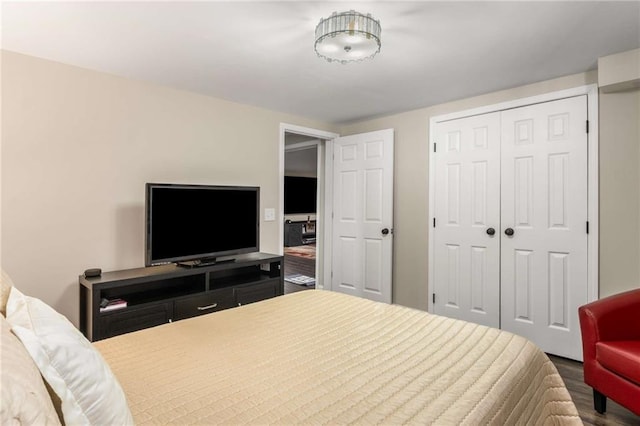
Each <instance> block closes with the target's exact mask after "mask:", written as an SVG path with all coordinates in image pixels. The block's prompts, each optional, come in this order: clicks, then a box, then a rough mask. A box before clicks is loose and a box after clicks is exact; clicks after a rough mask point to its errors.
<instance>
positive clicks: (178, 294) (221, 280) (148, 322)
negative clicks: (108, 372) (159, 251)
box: [80, 253, 284, 341]
mask: <svg viewBox="0 0 640 426" xmlns="http://www.w3.org/2000/svg"><path fill="white" fill-rule="evenodd" d="M282 262H283V257H282V256H277V255H273V254H267V253H250V254H247V255H239V256H237V257H236V259H235V260H234V261H231V262H221V263H217V264H213V265H207V266H200V267H194V268H184V267H180V266H177V265H175V264H167V265H160V266H151V267H147V268H137V269H128V270H123V271H113V272H105V273H103V274H102V275H101V276H99V277H91V278H86V277H85V276H84V275H81V276H80V330H81V331H82V332H83V333H84V335H85V336H87V338H88V339H89V340H91V341H96V340H101V339H106V338H107V337H112V336H117V335H119V334H123V333H128V332H130V331H135V330H141V329H143V328H148V327H153V326H156V325H160V324H164V323H167V322H172V321H177V320H180V319H185V318H190V317H193V316H197V315H202V314H206V313H209V312H215V311H219V310H222V309H228V308H232V307H234V306H240V305H245V304H247V303H253V302H257V301H259V300H263V299H268V298H270V297H275V296H279V295H282V294H284V275H283V268H282ZM103 298H104V299H109V300H113V299H123V300H125V301H126V302H127V306H126V307H124V308H119V309H114V310H109V311H105V312H101V311H100V301H101V300H102V299H103Z"/></svg>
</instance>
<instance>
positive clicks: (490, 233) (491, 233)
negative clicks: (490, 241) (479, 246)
mask: <svg viewBox="0 0 640 426" xmlns="http://www.w3.org/2000/svg"><path fill="white" fill-rule="evenodd" d="M495 233H496V230H495V229H493V228H488V229H487V235H493V234H495Z"/></svg>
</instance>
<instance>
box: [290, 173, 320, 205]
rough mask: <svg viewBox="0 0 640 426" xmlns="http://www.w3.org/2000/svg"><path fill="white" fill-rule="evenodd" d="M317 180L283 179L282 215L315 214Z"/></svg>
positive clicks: (293, 177) (305, 178)
mask: <svg viewBox="0 0 640 426" xmlns="http://www.w3.org/2000/svg"><path fill="white" fill-rule="evenodd" d="M317 193H318V179H316V178H309V177H298V176H285V177H284V214H315V213H316V198H317Z"/></svg>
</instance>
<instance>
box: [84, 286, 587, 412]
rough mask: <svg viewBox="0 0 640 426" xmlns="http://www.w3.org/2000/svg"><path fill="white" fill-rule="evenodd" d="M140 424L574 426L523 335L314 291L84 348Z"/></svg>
mask: <svg viewBox="0 0 640 426" xmlns="http://www.w3.org/2000/svg"><path fill="white" fill-rule="evenodd" d="M93 345H94V347H95V348H97V349H98V350H99V352H100V353H101V354H102V356H103V357H104V358H105V359H106V361H107V363H108V365H109V366H110V367H111V370H112V371H113V373H114V374H115V376H116V377H117V379H118V380H119V382H120V384H121V386H122V388H123V390H124V393H125V394H126V398H127V401H128V404H129V407H130V409H131V413H132V415H133V419H134V420H135V423H136V424H140V425H144V424H180V425H183V424H346V423H358V424H373V423H376V424H445V425H448V424H452V425H453V424H456V425H457V424H474V425H475V424H501V425H502V424H532V425H533V424H582V423H581V421H580V418H579V416H578V413H577V411H576V408H575V406H574V404H573V402H572V400H571V397H570V396H569V393H568V391H567V390H566V388H565V386H564V384H563V382H562V379H561V378H560V376H559V375H558V373H557V371H556V369H555V367H554V366H553V364H552V363H551V361H550V360H549V358H548V357H547V356H546V355H545V354H544V353H542V352H541V351H540V350H539V349H538V348H537V347H536V346H535V345H533V344H532V343H531V342H529V341H527V340H526V339H524V338H521V337H519V336H516V335H513V334H510V333H507V332H503V331H500V330H496V329H492V328H487V327H484V326H480V325H476V324H471V323H466V322H463V321H458V320H453V319H449V318H444V317H440V316H437V315H431V314H428V313H426V312H422V311H417V310H413V309H409V308H405V307H401V306H397V305H386V304H381V303H377V302H371V301H368V300H364V299H360V298H355V297H352V296H346V295H343V294H340V293H335V292H330V291H322V290H309V291H303V292H297V293H293V294H290V295H286V296H281V297H276V298H273V299H269V300H266V301H262V302H259V303H255V304H252V305H246V306H242V307H238V308H234V309H229V310H225V311H221V312H217V313H214V314H209V315H204V316H201V317H197V318H191V319H188V320H183V321H178V322H175V323H171V324H166V325H163V326H159V327H155V328H151V329H146V330H142V331H138V332H134V333H129V334H125V335H121V336H117V337H113V338H110V339H106V340H102V341H99V342H96V343H94V344H93Z"/></svg>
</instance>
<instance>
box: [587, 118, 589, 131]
mask: <svg viewBox="0 0 640 426" xmlns="http://www.w3.org/2000/svg"><path fill="white" fill-rule="evenodd" d="M587 133H589V120H587Z"/></svg>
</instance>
